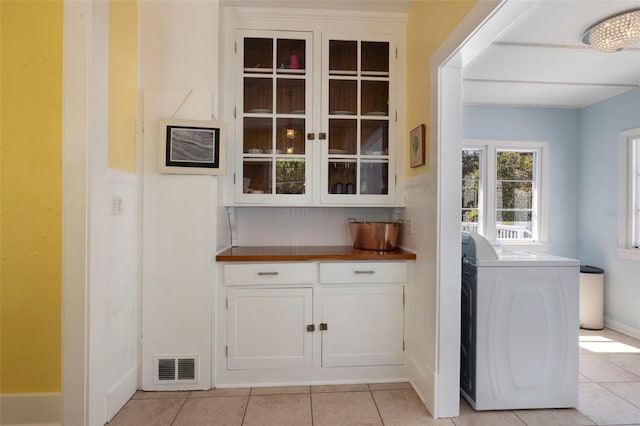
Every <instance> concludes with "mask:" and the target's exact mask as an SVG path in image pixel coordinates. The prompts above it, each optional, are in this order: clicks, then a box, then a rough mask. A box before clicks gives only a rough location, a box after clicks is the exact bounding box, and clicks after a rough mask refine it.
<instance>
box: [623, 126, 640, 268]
mask: <svg viewBox="0 0 640 426" xmlns="http://www.w3.org/2000/svg"><path fill="white" fill-rule="evenodd" d="M620 141H621V146H620V155H621V158H620V160H621V161H620V166H621V167H620V170H621V175H620V188H621V194H620V211H621V212H622V214H620V215H619V217H620V234H619V247H620V248H621V249H623V250H624V249H626V250H631V251H634V252H638V251H640V128H638V129H633V130H629V131H626V132H622V133H621V134H620ZM633 258H637V253H636V255H635V256H633Z"/></svg>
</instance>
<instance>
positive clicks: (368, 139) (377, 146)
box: [360, 120, 389, 155]
mask: <svg viewBox="0 0 640 426" xmlns="http://www.w3.org/2000/svg"><path fill="white" fill-rule="evenodd" d="M360 126H361V129H360V134H361V145H360V154H363V155H388V154H389V122H388V121H387V120H362V122H361V124H360Z"/></svg>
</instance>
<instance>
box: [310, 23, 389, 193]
mask: <svg viewBox="0 0 640 426" xmlns="http://www.w3.org/2000/svg"><path fill="white" fill-rule="evenodd" d="M322 41H323V43H322V54H323V55H322V97H321V100H322V126H321V128H322V129H323V130H324V129H326V131H327V133H326V134H327V139H326V140H322V141H321V142H322V143H321V149H322V155H321V159H322V160H321V163H320V167H321V170H322V172H321V190H320V192H321V202H322V203H323V204H352V203H357V204H393V203H394V201H395V197H394V195H395V191H394V190H395V161H394V158H395V156H394V154H395V150H394V142H395V138H391V140H390V139H389V135H390V134H391V135H394V134H395V114H396V106H395V103H394V99H393V96H392V95H393V94H394V92H395V87H394V85H393V84H392V72H391V69H394V68H395V66H394V67H390V65H391V64H394V65H395V56H393V57H392V56H391V53H392V52H395V48H394V47H393V44H392V41H391V40H390V39H389V38H384V37H380V36H378V37H375V38H364V37H361V38H357V39H356V38H350V37H349V36H338V35H324V36H323V40H322ZM321 139H322V138H321Z"/></svg>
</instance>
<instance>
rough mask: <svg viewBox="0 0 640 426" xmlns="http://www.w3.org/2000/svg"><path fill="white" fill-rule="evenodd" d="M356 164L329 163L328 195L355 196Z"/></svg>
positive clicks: (333, 161)
mask: <svg viewBox="0 0 640 426" xmlns="http://www.w3.org/2000/svg"><path fill="white" fill-rule="evenodd" d="M357 167H358V165H357V163H356V162H355V161H353V160H340V159H335V160H330V161H329V182H328V184H329V187H328V188H327V191H328V192H329V194H355V193H356V179H357Z"/></svg>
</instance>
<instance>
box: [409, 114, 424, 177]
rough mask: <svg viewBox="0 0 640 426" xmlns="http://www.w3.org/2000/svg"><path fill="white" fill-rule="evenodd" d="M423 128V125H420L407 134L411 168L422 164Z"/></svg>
mask: <svg viewBox="0 0 640 426" xmlns="http://www.w3.org/2000/svg"><path fill="white" fill-rule="evenodd" d="M424 127H425V126H424V124H421V125H419V126H418V127H416V128H415V129H413V130H412V131H411V132H410V133H409V153H410V163H411V167H418V166H422V165H423V164H424Z"/></svg>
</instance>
